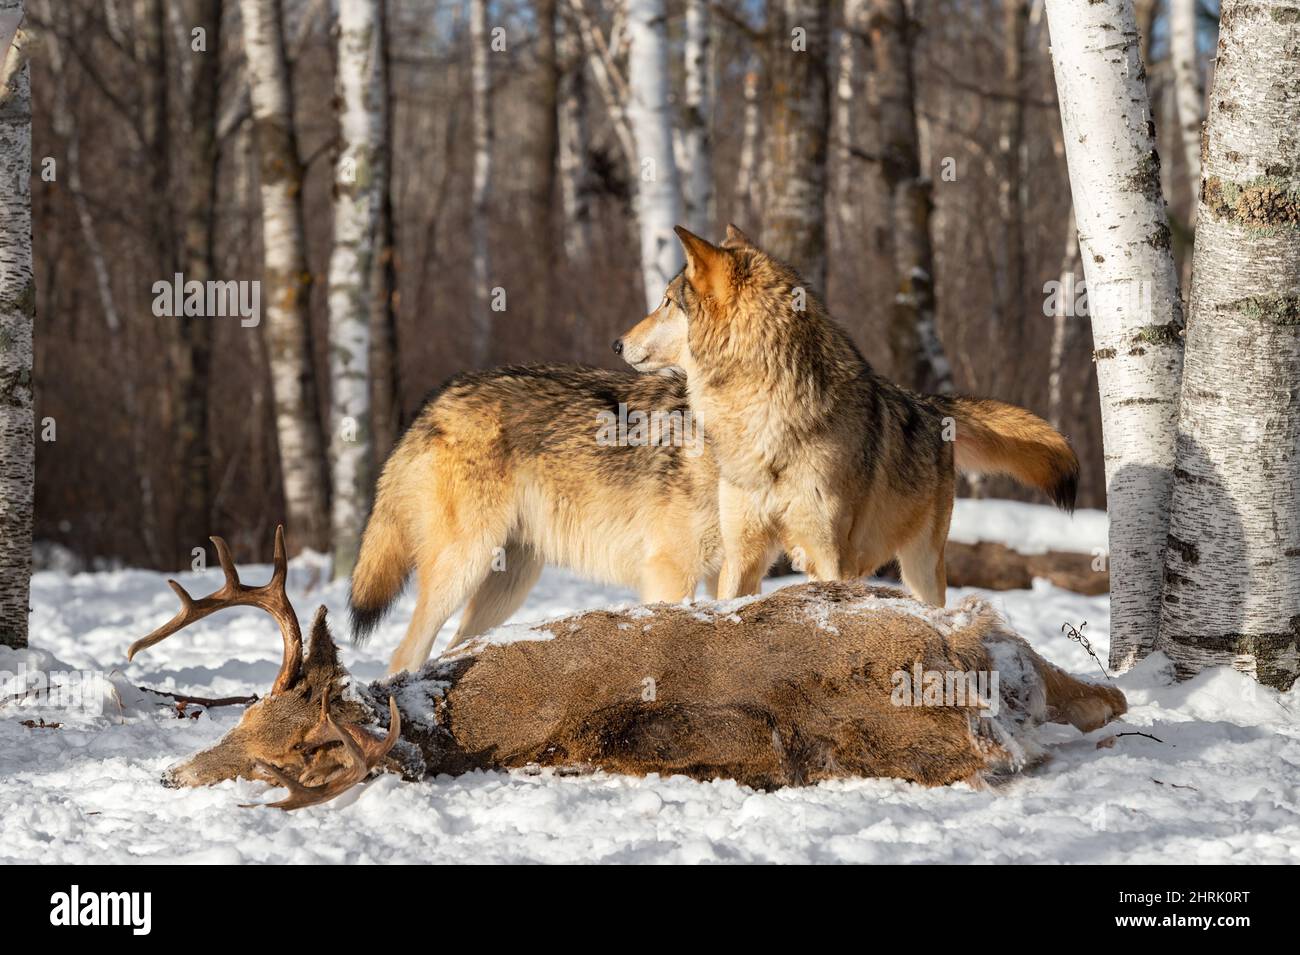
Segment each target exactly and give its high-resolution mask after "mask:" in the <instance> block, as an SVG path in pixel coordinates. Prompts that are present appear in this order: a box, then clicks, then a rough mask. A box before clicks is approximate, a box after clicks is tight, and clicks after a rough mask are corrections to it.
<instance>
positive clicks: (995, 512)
mask: <svg viewBox="0 0 1300 955" xmlns="http://www.w3.org/2000/svg"><path fill="white" fill-rule="evenodd" d="M1108 530H1109V525H1108V523H1107V521H1106V512H1105V511H1096V510H1089V509H1086V508H1084V509H1080V510H1077V511H1075V512H1074V514H1073V515H1070V514H1067V513H1065V511H1060V510H1057V509H1056V508H1051V507H1045V506H1043V505H1042V504H1026V503H1024V502H1022V501H998V500H985V499H980V500H975V499H972V498H964V497H960V498H958V499H957V500H956V501H954V502H953V509H952V526H951V527H950V528H949V530H948V539H949V540H953V541H957V542H958V543H961V544H977V543H979V542H980V541H997V542H999V543H1002V544H1006V545H1007V546H1008V547H1010V548H1011V549H1012V550H1016V551H1019V552H1020V553H1022V554H1045V553H1047V551H1049V550H1058V551H1065V552H1067V553H1071V554H1104V553H1106V551H1107V534H1108Z"/></svg>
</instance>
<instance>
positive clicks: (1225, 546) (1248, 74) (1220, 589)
mask: <svg viewBox="0 0 1300 955" xmlns="http://www.w3.org/2000/svg"><path fill="white" fill-rule="evenodd" d="M1218 51H1219V52H1218V57H1217V65H1216V68H1215V72H1214V95H1213V96H1212V97H1211V101H1212V102H1213V103H1214V106H1213V107H1212V108H1211V110H1210V114H1209V118H1208V120H1207V122H1206V131H1205V140H1206V147H1205V178H1204V183H1203V186H1202V189H1201V199H1200V211H1199V215H1198V223H1199V224H1198V225H1197V228H1196V251H1195V253H1194V256H1193V263H1192V290H1191V295H1190V296H1189V312H1190V315H1189V321H1188V327H1187V358H1186V365H1185V368H1184V372H1183V389H1182V405H1181V410H1180V414H1179V419H1178V445H1177V458H1176V464H1175V468H1174V478H1173V503H1172V506H1171V515H1170V521H1169V548H1168V551H1167V553H1166V555H1165V562H1164V582H1165V590H1164V606H1163V614H1162V616H1161V620H1160V644H1159V646H1160V648H1161V649H1162V650H1164V651H1165V652H1166V653H1167V654H1168V655H1169V657H1170V659H1172V660H1173V662H1174V666H1175V669H1176V671H1177V673H1178V674H1179V676H1181V677H1188V676H1191V675H1193V674H1195V673H1196V672H1198V671H1199V670H1201V669H1203V668H1204V667H1207V666H1212V665H1215V664H1231V665H1233V666H1235V667H1237V668H1238V669H1241V670H1245V671H1246V672H1248V673H1251V674H1253V675H1254V676H1255V677H1256V678H1257V679H1258V680H1259V681H1260V682H1261V683H1265V684H1268V685H1269V686H1274V687H1277V688H1278V689H1282V690H1285V689H1288V688H1290V686H1291V684H1292V683H1294V682H1295V680H1296V677H1297V675H1300V507H1297V503H1296V502H1297V499H1298V498H1300V469H1298V468H1297V461H1298V460H1300V393H1298V392H1297V382H1300V335H1298V334H1297V332H1300V188H1297V185H1296V172H1295V171H1296V170H1297V169H1300V140H1297V138H1296V135H1295V133H1296V130H1297V129H1300V19H1298V18H1297V17H1296V16H1295V8H1294V7H1288V6H1285V5H1283V4H1281V3H1271V4H1270V3H1264V4H1258V3H1248V2H1243V0H1224V2H1223V15H1222V20H1221V24H1220V29H1219V47H1218ZM1112 579H1113V576H1112Z"/></svg>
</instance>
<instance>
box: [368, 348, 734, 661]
mask: <svg viewBox="0 0 1300 955" xmlns="http://www.w3.org/2000/svg"><path fill="white" fill-rule="evenodd" d="M620 404H622V405H624V406H626V413H627V414H630V413H632V412H645V413H650V412H654V411H660V412H667V413H670V414H676V415H678V416H680V420H683V421H684V422H685V421H687V420H688V419H686V418H685V415H686V413H687V411H688V407H687V404H686V395H685V386H684V384H683V383H682V381H681V380H680V379H679V378H675V377H668V376H655V375H634V374H630V373H627V372H613V371H604V370H601V369H596V368H580V367H575V366H563V365H526V366H516V367H509V368H501V369H497V370H495V371H490V372H481V373H475V374H469V375H461V376H459V377H457V378H455V379H453V380H452V381H451V382H449V383H448V384H447V385H446V386H445V387H444V388H443V389H442V390H441V391H440V392H439V393H438V394H437V395H435V396H434V397H433V398H431V399H430V400H429V401H428V402H427V403H426V405H425V407H424V409H423V410H422V411H421V413H420V415H419V417H417V418H416V420H415V422H414V423H413V424H412V425H411V427H410V428H409V429H408V431H407V432H406V434H405V435H404V436H403V437H402V440H401V441H400V442H399V443H398V445H397V447H396V448H395V449H394V450H393V453H392V454H391V455H390V456H389V459H388V462H387V463H386V464H385V466H384V470H383V473H382V475H381V476H380V478H379V483H378V488H377V491H376V497H375V505H374V509H373V511H372V513H371V516H370V520H369V522H368V523H367V525H366V530H365V535H364V537H363V539H362V544H361V554H360V558H359V560H358V563H357V567H356V570H355V571H354V572H353V576H352V596H351V606H352V620H353V633H354V636H356V637H358V638H363V637H364V636H365V635H366V634H367V633H368V632H369V631H370V630H371V629H372V628H373V627H374V626H375V624H376V623H377V622H378V620H379V618H380V617H381V616H382V614H383V613H384V612H385V611H386V610H387V608H388V607H389V606H390V605H391V604H392V602H393V601H394V600H395V599H396V598H397V595H398V594H399V593H400V592H401V589H402V586H403V584H404V583H405V581H406V579H407V577H408V576H409V575H412V574H413V575H414V576H415V579H416V584H417V586H418V587H419V597H418V600H417V603H416V609H415V613H414V615H413V616H412V619H411V623H410V625H409V627H408V629H407V632H406V636H405V638H404V639H403V640H402V642H401V645H400V646H399V647H398V649H397V651H396V652H395V654H394V655H393V659H392V662H391V665H390V672H396V671H399V670H404V669H407V670H410V669H416V668H418V667H419V666H420V665H421V664H422V663H424V661H425V660H426V659H427V658H428V656H429V652H430V649H431V648H432V646H433V641H434V638H435V637H436V636H437V634H438V631H439V630H440V629H441V627H442V625H443V624H444V623H445V622H446V621H447V619H448V617H450V616H451V615H452V614H453V613H454V612H455V611H456V609H457V608H458V607H460V606H461V605H462V604H465V603H466V601H468V604H467V606H466V608H465V612H464V614H463V615H462V618H461V623H460V627H459V629H458V630H457V632H456V636H455V637H454V638H453V640H452V643H451V646H455V645H457V644H459V643H461V642H462V641H464V640H465V639H467V638H468V637H470V636H473V635H475V634H479V633H483V632H486V631H487V630H489V629H491V628H492V627H494V626H496V625H497V624H500V623H502V622H503V621H505V620H506V619H507V618H508V617H509V616H510V615H511V614H512V613H514V611H515V610H516V609H518V607H519V605H520V604H522V603H523V601H524V598H525V597H526V596H527V594H528V591H529V590H530V589H531V588H532V586H533V584H534V583H536V581H537V577H538V574H540V573H541V569H542V567H543V566H544V565H545V564H558V565H560V566H563V567H568V568H570V569H572V570H575V571H577V572H579V573H581V574H585V575H587V576H590V577H592V578H594V579H596V580H600V581H603V582H606V583H611V584H620V585H623V586H629V587H633V588H635V589H636V590H637V591H638V592H639V594H640V595H641V598H642V599H643V600H644V601H646V602H654V601H680V600H683V599H687V598H690V597H693V596H694V595H695V591H696V586H697V584H698V583H704V584H705V585H706V586H708V587H709V588H710V589H712V587H713V586H714V585H715V581H716V575H717V570H718V566H719V564H720V561H721V540H720V538H719V536H718V529H717V503H716V496H717V472H716V470H715V469H714V466H713V462H712V459H711V457H710V456H709V455H708V454H707V453H705V452H704V447H703V444H702V437H701V436H700V435H698V434H696V435H695V441H694V442H692V441H691V440H690V431H689V427H684V430H683V431H682V432H681V434H680V436H681V438H682V439H683V440H681V441H676V443H674V439H673V436H672V435H671V434H669V433H667V432H665V433H664V434H665V440H664V441H662V442H661V443H659V444H657V445H644V444H642V445H637V444H631V443H628V444H613V445H611V444H608V443H604V444H602V443H601V442H600V441H599V440H598V438H599V436H600V428H601V422H602V418H601V415H602V414H606V415H607V416H615V417H616V416H617V415H618V413H619V406H620Z"/></svg>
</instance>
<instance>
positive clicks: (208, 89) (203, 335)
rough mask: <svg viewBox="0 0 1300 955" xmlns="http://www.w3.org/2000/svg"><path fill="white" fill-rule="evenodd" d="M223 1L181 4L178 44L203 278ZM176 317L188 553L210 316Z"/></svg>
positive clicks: (202, 446) (207, 514)
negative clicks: (186, 28) (184, 60)
mask: <svg viewBox="0 0 1300 955" xmlns="http://www.w3.org/2000/svg"><path fill="white" fill-rule="evenodd" d="M222 6H223V3H222V0H189V2H188V9H187V11H186V12H187V20H188V21H189V23H190V24H191V25H192V29H193V30H195V31H199V32H197V34H192V35H187V36H186V43H187V46H186V48H185V49H186V51H188V55H189V56H190V57H192V58H193V59H192V72H191V75H190V82H189V124H190V125H189V135H188V136H187V137H186V141H185V149H186V151H187V156H186V158H187V164H186V165H187V168H186V170H185V172H186V178H185V185H184V190H185V195H184V204H185V222H184V250H183V255H184V268H185V275H186V280H187V281H197V282H204V283H206V282H208V281H210V280H211V279H214V278H216V230H217V181H218V163H219V161H220V155H221V154H220V149H219V144H218V140H217V122H218V111H219V100H220V92H221V16H222ZM186 55H187V54H186V53H185V52H182V53H181V56H186ZM176 321H177V322H178V324H179V332H180V346H181V347H180V355H179V361H178V363H177V364H178V367H177V379H178V381H177V385H178V390H179V391H180V394H181V400H180V415H179V422H178V442H177V444H178V450H179V453H180V470H181V493H180V514H179V518H178V520H177V526H176V533H177V538H178V544H179V548H180V550H181V551H182V552H188V551H189V550H190V548H192V547H195V546H203V545H204V544H205V543H206V542H207V539H208V536H209V535H210V534H211V533H212V529H211V527H210V526H209V524H208V521H209V520H210V519H211V515H212V484H211V468H212V441H211V436H210V434H209V431H208V428H209V420H208V417H209V416H208V393H209V389H210V379H211V366H212V316H208V315H198V316H184V315H182V316H177V319H176Z"/></svg>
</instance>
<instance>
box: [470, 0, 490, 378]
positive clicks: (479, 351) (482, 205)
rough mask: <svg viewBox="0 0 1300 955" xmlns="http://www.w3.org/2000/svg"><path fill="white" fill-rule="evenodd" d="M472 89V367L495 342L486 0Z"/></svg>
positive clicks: (480, 10)
mask: <svg viewBox="0 0 1300 955" xmlns="http://www.w3.org/2000/svg"><path fill="white" fill-rule="evenodd" d="M469 41H470V86H471V95H472V97H473V100H474V116H473V127H474V181H473V185H472V190H473V191H472V193H471V196H470V227H469V231H470V249H471V255H472V265H471V274H472V276H473V281H474V315H473V328H472V329H471V332H470V335H471V338H470V355H469V359H470V365H471V366H472V367H474V368H480V367H482V366H483V365H485V364H486V363H487V359H488V349H489V347H490V346H491V342H492V312H491V309H490V301H489V300H490V298H491V287H490V286H489V285H488V281H489V279H488V274H489V268H490V266H489V263H488V196H489V191H490V189H491V187H492V134H493V130H492V104H491V102H490V97H491V95H492V72H491V65H490V62H489V60H490V57H491V55H492V50H491V49H490V47H489V44H490V43H491V36H490V34H489V33H488V19H487V0H471V3H470V13H469Z"/></svg>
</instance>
